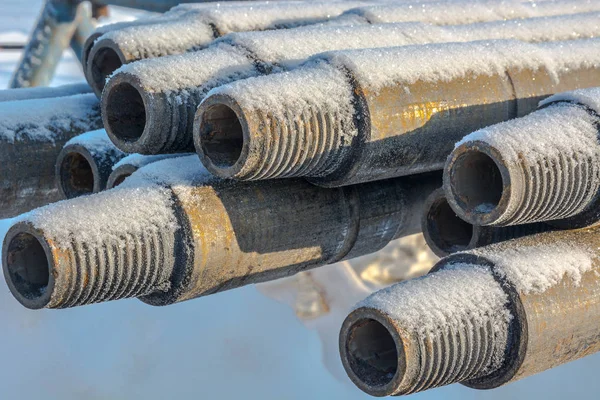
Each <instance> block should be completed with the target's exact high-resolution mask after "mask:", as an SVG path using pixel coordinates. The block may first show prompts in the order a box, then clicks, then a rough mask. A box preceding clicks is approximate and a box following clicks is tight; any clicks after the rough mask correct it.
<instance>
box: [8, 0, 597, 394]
mask: <svg viewBox="0 0 600 400" xmlns="http://www.w3.org/2000/svg"><path fill="white" fill-rule="evenodd" d="M41 5H42V1H41V0H0V43H6V42H12V43H14V42H17V43H18V42H23V41H25V40H26V38H27V35H28V32H29V30H30V29H31V27H32V26H33V22H34V19H35V17H36V15H37V13H38V12H39V10H40V9H41ZM133 15H139V13H135V12H131V11H128V10H124V9H119V10H117V9H113V14H112V18H113V19H129V18H132V16H133ZM18 59H19V52H17V51H3V50H0V87H6V86H7V84H8V80H9V79H10V75H11V73H12V71H13V69H14V67H15V65H16V63H17V61H18ZM82 80H83V75H82V73H81V71H80V67H79V65H78V62H77V61H76V59H75V57H74V56H73V54H71V53H70V52H68V53H65V56H64V59H63V61H62V63H61V65H60V68H59V70H58V73H57V75H56V78H55V79H54V81H53V83H52V84H53V85H59V84H64V83H71V82H79V81H82ZM0 162H4V160H0ZM7 226H8V221H0V237H3V236H4V232H5V230H6V229H7ZM325 268H327V267H325ZM332 329H337V328H332ZM335 360H336V359H335V358H334V361H333V362H336V361H335ZM329 361H330V362H331V359H330V360H329ZM337 367H338V368H339V365H338V366H337ZM599 367H600V355H593V356H590V357H587V358H585V359H582V360H579V361H576V362H573V363H571V364H568V365H565V366H562V367H559V368H555V369H554V370H552V371H548V372H545V373H543V374H540V375H537V376H534V377H530V378H527V379H525V380H523V381H520V382H517V383H514V384H512V385H509V386H507V387H503V388H500V389H496V390H493V391H475V390H471V389H468V388H465V387H463V386H461V385H452V386H448V387H444V388H439V389H435V390H432V391H428V392H425V393H421V394H417V395H413V398H415V399H438V398H439V399H441V398H444V399H536V398H544V399H564V398H565V397H571V398H578V399H598V398H599V397H600V395H599V394H598V393H600V379H597V377H596V376H597V371H598V368H599ZM367 397H368V396H367V395H365V394H363V393H362V392H361V391H359V390H358V389H356V388H355V387H354V386H353V385H352V384H351V383H350V382H349V381H348V380H347V379H343V377H341V378H340V377H338V378H335V377H334V376H333V375H332V374H331V373H330V371H329V370H328V369H326V368H325V366H324V363H323V362H322V342H321V340H320V339H319V336H318V335H317V333H316V332H315V331H314V330H310V329H307V328H306V327H305V326H304V325H303V324H302V323H301V322H300V321H299V320H298V319H297V317H296V315H295V314H294V311H293V310H292V308H290V307H289V306H287V305H284V304H280V303H277V302H275V301H274V300H272V299H270V298H267V297H265V296H264V295H263V294H261V293H259V292H258V291H257V290H256V288H255V287H246V288H242V289H238V290H234V291H229V292H225V293H221V294H218V295H214V296H210V297H207V298H202V299H197V300H192V301H189V302H186V303H182V304H177V305H173V306H169V307H164V308H155V307H150V306H147V305H145V304H143V303H141V302H139V301H137V300H135V299H133V300H123V301H119V302H113V303H106V304H99V305H93V306H86V307H82V308H76V309H70V310H43V311H29V310H26V309H24V308H23V307H22V306H20V305H19V304H18V303H17V302H16V301H15V300H14V299H13V298H12V296H11V295H10V293H9V292H8V289H7V287H6V285H5V284H4V280H3V279H0V399H39V398H43V399H47V400H50V399H138V398H139V399H165V398H204V399H215V398H222V399H241V398H243V399H303V400H305V399H345V400H346V399H347V400H352V399H364V398H367Z"/></svg>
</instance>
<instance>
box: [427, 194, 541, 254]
mask: <svg viewBox="0 0 600 400" xmlns="http://www.w3.org/2000/svg"><path fill="white" fill-rule="evenodd" d="M551 229H552V227H551V226H550V225H548V224H545V223H533V224H524V225H517V226H507V227H491V226H479V225H473V224H470V223H469V222H467V221H464V220H462V219H461V218H460V217H459V216H458V215H456V213H455V212H454V210H452V208H451V207H450V205H449V204H448V201H447V200H446V196H445V193H444V190H443V188H439V189H437V190H436V191H434V192H433V193H432V194H431V195H429V197H428V198H427V200H426V201H425V205H424V206H423V216H422V219H421V230H422V231H423V236H424V237H425V241H426V242H427V245H428V246H429V247H430V248H431V250H432V251H433V252H434V253H435V255H437V256H438V257H445V256H447V255H449V254H452V253H456V252H458V251H464V250H471V249H475V248H477V247H483V246H487V245H489V244H493V243H498V242H504V241H506V240H511V239H515V238H518V237H522V236H528V235H533V234H535V233H540V232H546V231H549V230H551Z"/></svg>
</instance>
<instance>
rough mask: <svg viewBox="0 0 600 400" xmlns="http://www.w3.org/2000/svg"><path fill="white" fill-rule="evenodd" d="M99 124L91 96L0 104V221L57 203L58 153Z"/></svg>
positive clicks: (95, 105)
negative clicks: (55, 166)
mask: <svg viewBox="0 0 600 400" xmlns="http://www.w3.org/2000/svg"><path fill="white" fill-rule="evenodd" d="M101 126H102V119H101V117H100V105H99V104H98V100H97V99H96V96H94V95H93V94H82V95H75V96H66V97H59V98H41V99H37V100H20V101H7V102H3V103H0V160H2V164H1V165H0V198H1V199H2V202H1V203H0V218H8V217H14V216H15V215H18V214H21V213H23V212H26V211H29V210H31V209H33V208H35V207H40V206H43V205H45V204H48V203H51V202H54V201H57V200H59V199H60V196H59V193H58V188H57V187H56V183H55V182H56V181H55V179H54V163H55V162H56V157H57V156H58V153H59V152H60V151H61V148H62V146H63V145H64V144H65V143H66V142H67V141H68V140H69V139H71V138H72V137H74V136H76V135H79V134H80V133H82V132H86V131H90V130H93V129H98V128H100V127H101Z"/></svg>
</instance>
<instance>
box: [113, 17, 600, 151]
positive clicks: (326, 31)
mask: <svg viewBox="0 0 600 400" xmlns="http://www.w3.org/2000/svg"><path fill="white" fill-rule="evenodd" d="M598 20H600V13H587V14H576V15H567V16H558V17H541V18H530V19H524V20H512V21H500V22H487V23H481V24H471V25H464V26H460V25H459V26H452V27H439V26H434V25H428V24H423V23H419V22H417V23H399V24H382V25H363V26H350V27H345V26H344V27H322V26H316V27H304V28H299V29H287V30H272V31H264V32H243V33H233V34H229V35H227V36H225V37H223V38H221V39H219V40H218V41H217V42H216V43H214V44H213V45H211V46H210V47H209V48H208V49H204V50H201V51H197V52H190V53H186V54H181V55H175V56H168V57H161V58H156V59H151V60H141V61H138V62H136V63H132V64H129V65H128V66H125V67H123V68H121V69H120V71H119V72H117V73H115V74H114V75H113V76H112V77H111V78H110V79H109V81H108V83H107V85H106V87H105V90H104V95H103V97H102V110H103V112H102V115H103V118H104V126H105V127H106V130H107V132H108V134H109V136H110V137H111V140H112V141H113V143H115V145H116V146H117V147H119V148H120V149H122V150H123V151H126V152H129V153H141V154H158V153H165V152H168V153H173V152H189V151H194V147H193V140H192V139H193V116H194V113H195V112H196V109H197V107H198V105H199V104H200V102H201V101H202V99H203V98H204V97H205V95H206V93H208V91H209V90H211V89H212V88H214V87H217V86H219V85H223V84H225V83H228V82H231V81H234V80H239V79H243V78H247V77H251V76H257V75H264V74H269V73H271V72H280V71H282V70H287V69H289V68H291V67H292V66H294V65H295V64H297V63H298V62H299V60H304V59H306V58H308V57H310V56H312V55H314V54H317V53H320V52H324V51H329V50H341V49H349V48H370V47H390V46H402V45H408V44H419V43H427V42H456V41H469V40H472V39H474V38H479V39H486V38H497V37H505V38H512V39H521V40H526V41H536V42H537V41H545V40H566V39H571V38H580V37H593V36H598V35H600V25H598V23H597V22H598ZM557 27H562V28H564V29H558V28H557ZM282 43H285V44H286V45H285V46H282V45H281V44H282ZM165 70H168V71H170V72H169V73H170V75H172V76H177V77H181V78H178V79H173V80H169V81H168V82H166V83H165V82H164V80H163V79H162V71H165ZM189 71H194V73H193V74H190V72H189ZM157 77H158V79H157Z"/></svg>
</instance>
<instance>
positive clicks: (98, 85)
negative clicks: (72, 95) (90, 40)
mask: <svg viewBox="0 0 600 400" xmlns="http://www.w3.org/2000/svg"><path fill="white" fill-rule="evenodd" d="M126 63H127V58H126V57H125V55H124V54H123V52H122V51H121V49H120V48H119V46H118V45H117V44H116V43H115V42H114V41H113V40H111V39H100V40H97V41H96V42H94V45H93V46H92V48H91V50H89V53H88V56H87V63H86V64H85V68H86V69H85V76H86V79H87V81H88V83H89V84H90V86H91V87H92V89H93V90H94V93H95V94H96V96H98V98H100V97H101V96H102V91H103V90H104V86H105V84H106V79H108V77H109V76H111V75H112V73H113V72H115V71H116V70H117V69H119V68H120V67H121V66H122V65H123V64H126Z"/></svg>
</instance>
